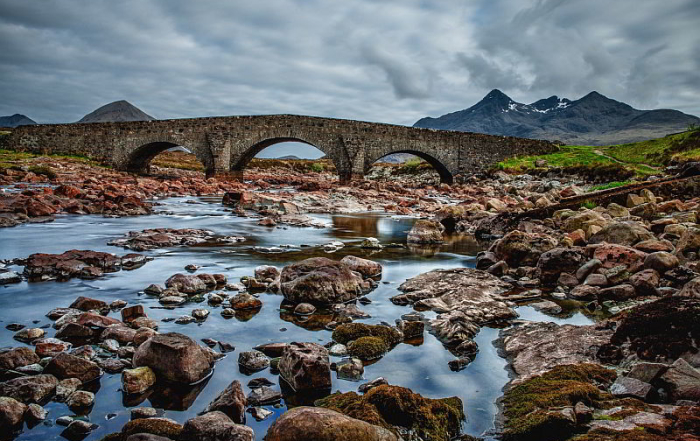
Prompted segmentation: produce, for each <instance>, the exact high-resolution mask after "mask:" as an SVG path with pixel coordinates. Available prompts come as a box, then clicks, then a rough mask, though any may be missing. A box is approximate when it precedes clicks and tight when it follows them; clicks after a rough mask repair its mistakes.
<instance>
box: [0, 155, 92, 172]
mask: <svg viewBox="0 0 700 441" xmlns="http://www.w3.org/2000/svg"><path fill="white" fill-rule="evenodd" d="M42 158H47V159H55V160H60V159H70V160H71V161H77V162H83V163H86V164H90V165H98V164H97V163H96V162H94V161H92V160H90V159H88V158H86V157H85V156H77V155H37V154H35V153H28V152H17V151H14V150H5V149H0V169H3V168H19V167H22V166H27V167H30V166H31V167H30V168H29V171H31V172H33V173H35V174H43V175H47V176H49V174H51V173H55V172H53V170H51V171H49V170H47V169H48V168H50V167H46V166H41V165H36V166H33V165H32V163H33V162H35V161H36V160H37V159H42ZM32 168H35V170H32ZM47 173H48V174H47ZM49 177H51V176H49Z"/></svg>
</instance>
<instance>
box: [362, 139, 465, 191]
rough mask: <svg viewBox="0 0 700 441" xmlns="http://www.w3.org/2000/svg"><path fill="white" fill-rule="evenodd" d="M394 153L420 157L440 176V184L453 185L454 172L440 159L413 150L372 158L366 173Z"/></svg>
mask: <svg viewBox="0 0 700 441" xmlns="http://www.w3.org/2000/svg"><path fill="white" fill-rule="evenodd" d="M394 153H409V154H411V155H415V156H418V157H419V158H421V159H423V160H425V161H426V162H428V164H430V165H431V166H432V167H433V168H434V169H435V171H436V172H437V173H438V175H440V182H441V183H444V184H452V183H453V181H454V176H453V175H452V172H450V170H449V169H448V168H447V166H446V165H445V164H444V163H443V162H442V161H441V160H439V159H437V158H435V157H434V156H433V155H431V154H428V153H426V152H423V151H420V150H413V149H410V148H408V149H403V150H393V151H390V152H386V153H384V154H382V155H381V156H376V157H370V158H369V159H368V160H367V162H366V163H365V169H364V173H365V174H367V173H368V172H369V169H370V168H371V167H372V165H373V164H374V163H375V162H377V161H379V160H381V159H382V158H383V157H385V156H389V155H393V154H394Z"/></svg>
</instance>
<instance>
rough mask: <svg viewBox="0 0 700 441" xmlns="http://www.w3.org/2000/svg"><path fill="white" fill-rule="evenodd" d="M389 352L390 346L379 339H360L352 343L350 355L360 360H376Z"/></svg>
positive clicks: (369, 337) (370, 337) (349, 348)
mask: <svg viewBox="0 0 700 441" xmlns="http://www.w3.org/2000/svg"><path fill="white" fill-rule="evenodd" d="M388 350H389V346H388V345H387V344H386V343H385V342H384V340H382V339H381V338H379V337H372V336H367V337H360V338H358V339H357V340H354V341H352V342H350V344H349V345H348V353H349V354H350V355H352V356H353V357H357V358H359V359H360V360H375V359H377V358H380V357H381V356H382V355H384V354H385V353H386V352H387V351H388Z"/></svg>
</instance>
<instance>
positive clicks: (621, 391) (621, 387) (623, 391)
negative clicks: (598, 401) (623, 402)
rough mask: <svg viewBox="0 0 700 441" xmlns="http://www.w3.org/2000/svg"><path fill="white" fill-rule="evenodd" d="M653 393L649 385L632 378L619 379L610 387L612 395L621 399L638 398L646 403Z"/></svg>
mask: <svg viewBox="0 0 700 441" xmlns="http://www.w3.org/2000/svg"><path fill="white" fill-rule="evenodd" d="M651 391H652V386H651V384H649V383H646V382H644V381H641V380H639V379H637V378H632V377H618V378H617V379H616V380H615V382H614V383H613V384H612V385H611V386H610V393H611V394H613V395H614V396H616V397H620V398H628V397H632V398H637V399H639V400H642V401H646V400H647V399H648V398H649V394H650V393H651Z"/></svg>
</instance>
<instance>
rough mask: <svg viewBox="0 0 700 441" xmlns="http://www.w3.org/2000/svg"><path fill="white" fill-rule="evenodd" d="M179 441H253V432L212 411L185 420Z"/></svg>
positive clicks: (220, 413)
mask: <svg viewBox="0 0 700 441" xmlns="http://www.w3.org/2000/svg"><path fill="white" fill-rule="evenodd" d="M179 439H182V440H201V441H254V440H255V432H253V429H251V428H250V427H248V426H244V425H242V424H236V423H234V422H233V421H231V419H230V418H229V417H227V416H226V414H225V413H223V412H219V411H214V412H208V413H205V414H204V415H200V416H198V417H195V418H192V419H190V420H187V422H186V423H185V424H184V426H183V427H182V433H181V434H180V438H179ZM305 439H309V438H305Z"/></svg>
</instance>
